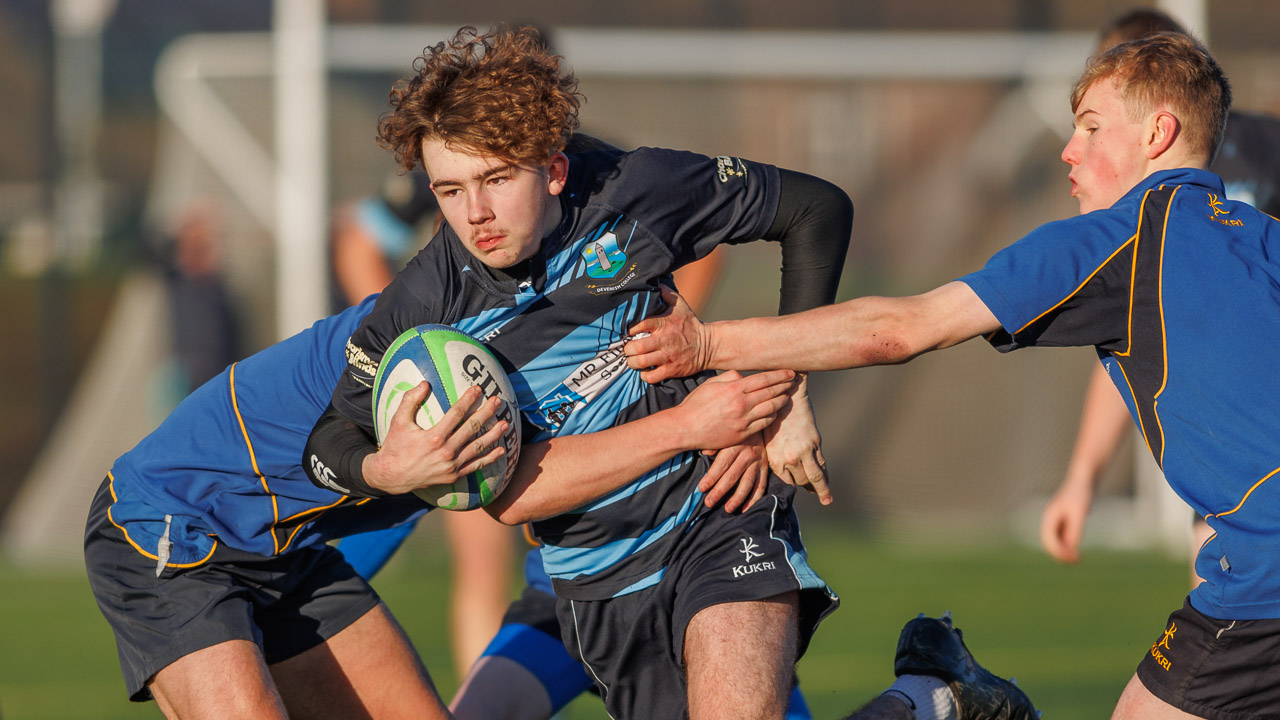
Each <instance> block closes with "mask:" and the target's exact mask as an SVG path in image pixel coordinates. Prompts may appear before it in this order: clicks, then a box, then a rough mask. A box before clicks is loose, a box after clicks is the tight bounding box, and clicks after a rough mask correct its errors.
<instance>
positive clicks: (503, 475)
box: [373, 325, 520, 510]
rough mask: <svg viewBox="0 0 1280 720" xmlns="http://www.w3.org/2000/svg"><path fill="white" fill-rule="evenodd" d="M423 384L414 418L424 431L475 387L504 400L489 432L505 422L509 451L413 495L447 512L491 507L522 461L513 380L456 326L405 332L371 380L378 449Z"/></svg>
mask: <svg viewBox="0 0 1280 720" xmlns="http://www.w3.org/2000/svg"><path fill="white" fill-rule="evenodd" d="M423 380H426V381H427V382H429V383H431V392H430V394H428V395H427V399H426V401H425V402H423V403H422V406H421V407H420V408H419V409H418V413H417V415H416V417H415V419H416V421H417V423H418V425H419V426H421V427H424V428H430V427H433V426H434V425H435V424H436V423H438V422H440V419H441V418H442V417H444V414H445V413H446V412H448V411H449V408H450V407H453V404H454V403H456V402H457V401H458V398H459V397H461V396H462V394H463V393H464V392H466V391H467V388H469V387H471V386H472V385H479V386H480V387H481V388H483V389H484V394H485V397H486V398H488V397H493V396H494V395H497V396H498V397H500V398H502V407H501V408H499V410H498V412H497V414H496V415H495V417H494V419H493V420H491V421H489V423H488V424H487V425H486V426H485V429H486V430H487V429H489V428H490V427H493V423H495V422H498V421H499V420H506V421H507V432H506V433H505V434H504V435H503V437H502V444H503V447H505V448H506V452H505V453H504V454H503V456H502V457H500V458H498V460H497V461H495V462H493V463H490V464H489V465H487V466H485V467H483V468H481V469H480V470H477V471H475V472H473V473H471V474H470V475H468V476H467V477H464V478H462V479H460V480H458V481H456V482H454V483H452V484H449V485H437V486H434V487H429V488H422V489H419V490H414V494H415V495H417V496H418V497H420V498H422V499H423V500H425V501H427V502H428V503H431V504H432V505H434V506H436V507H438V508H442V509H444V510H471V509H474V508H478V507H481V506H484V505H487V504H489V502H490V501H492V500H493V499H494V498H495V497H497V496H498V493H500V492H502V489H503V488H505V487H506V486H507V482H508V481H509V480H511V476H512V474H513V473H514V472H515V468H516V462H517V461H518V460H519V458H520V419H519V414H518V410H517V405H516V394H515V391H514V390H513V389H512V387H511V380H510V379H508V378H507V373H506V371H505V370H503V369H502V365H501V364H500V363H499V362H498V360H497V358H495V357H494V356H493V353H491V352H489V349H488V348H487V347H485V346H484V344H483V343H481V342H480V341H479V340H476V339H475V338H473V337H471V336H470V335H468V334H466V333H464V332H462V331H460V330H458V329H456V328H452V327H449V326H448V325H419V326H418V327H415V328H412V329H409V330H406V331H405V332H404V333H402V334H401V335H400V337H398V338H396V340H395V342H393V343H391V347H389V348H387V352H386V354H385V355H383V356H382V362H381V363H379V365H378V373H377V375H375V376H374V379H373V427H374V432H375V433H376V435H377V439H378V445H379V446H381V445H382V440H383V438H385V437H386V435H387V431H388V429H389V428H390V427H391V418H393V417H395V414H396V410H397V409H398V408H399V407H400V401H401V400H402V399H403V398H404V394H405V393H406V392H408V391H409V390H412V389H413V388H414V387H416V386H417V385H418V383H420V382H422V381H423Z"/></svg>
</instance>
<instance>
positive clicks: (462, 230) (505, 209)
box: [422, 139, 569, 268]
mask: <svg viewBox="0 0 1280 720" xmlns="http://www.w3.org/2000/svg"><path fill="white" fill-rule="evenodd" d="M568 163H569V161H568V159H567V158H566V157H565V156H564V154H563V153H557V154H556V155H554V156H552V158H551V159H550V160H549V161H548V162H547V164H546V165H542V166H538V167H523V166H519V165H512V164H511V163H509V162H507V161H506V160H500V159H498V158H496V157H492V156H486V155H478V154H471V153H467V152H463V151H461V150H459V149H451V148H448V147H446V146H445V143H444V141H442V140H439V139H427V140H425V141H424V142H423V143H422V164H423V166H424V167H425V168H426V171H427V176H428V177H430V178H431V190H432V192H434V193H435V195H436V199H437V200H438V201H439V203H440V211H441V212H442V213H444V218H445V220H446V221H447V222H448V223H449V226H450V227H452V228H453V231H454V232H455V233H457V234H458V237H459V238H461V239H462V243H463V245H465V246H466V248H467V250H468V251H470V252H471V254H472V255H474V256H475V257H476V259H477V260H479V261H480V262H482V263H484V264H485V265H488V266H489V267H494V268H507V267H511V266H512V265H515V264H516V263H519V262H521V261H523V260H527V259H529V258H530V257H532V256H533V255H534V253H536V252H537V251H538V248H539V247H540V246H541V245H542V238H543V237H545V236H546V235H547V234H548V233H550V232H551V231H552V230H554V229H555V227H556V225H557V224H558V223H559V222H560V201H559V200H558V199H557V198H556V196H557V195H559V194H560V191H561V190H563V189H564V183H565V176H566V174H567V172H568Z"/></svg>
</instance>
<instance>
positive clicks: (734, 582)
mask: <svg viewBox="0 0 1280 720" xmlns="http://www.w3.org/2000/svg"><path fill="white" fill-rule="evenodd" d="M794 494H795V488H794V487H792V486H790V485H786V484H785V483H783V482H782V481H781V480H778V479H777V478H776V477H772V476H771V477H770V479H769V492H768V493H767V494H766V495H765V496H764V497H763V498H761V499H760V500H759V501H758V502H756V503H755V504H754V505H752V506H751V508H750V509H749V510H747V512H745V513H742V514H733V515H730V514H729V513H726V512H725V511H724V510H723V509H721V508H719V507H716V508H713V509H706V508H703V509H702V510H701V514H700V517H699V518H698V520H697V521H696V522H694V523H691V524H690V526H689V527H688V529H687V531H686V532H685V535H684V537H683V538H682V539H681V540H680V542H679V543H678V544H677V545H676V547H675V549H674V550H673V552H672V559H671V560H670V562H669V564H668V565H667V568H666V572H665V573H664V574H663V576H662V579H661V580H660V581H659V582H658V583H657V584H656V585H652V586H650V587H647V588H645V589H643V590H638V591H636V592H632V593H628V594H626V595H620V596H617V597H613V598H610V599H608V600H570V599H566V598H559V601H558V603H557V607H556V611H557V613H558V615H559V617H560V628H561V629H560V632H561V634H562V635H563V638H564V644H565V647H566V648H568V649H569V651H570V653H572V654H574V655H575V656H576V657H577V658H578V659H579V660H581V661H582V663H583V665H584V666H586V668H587V670H588V672H589V673H590V674H591V676H592V677H593V678H595V681H596V686H597V688H598V690H599V691H600V695H601V697H602V698H603V699H604V702H605V708H606V709H607V710H608V712H609V714H610V716H612V717H626V718H632V717H634V718H678V717H685V716H686V715H687V713H688V697H687V695H688V693H687V685H686V683H685V673H684V662H683V658H684V636H685V629H686V628H687V627H688V625H689V621H690V620H692V619H693V616H694V615H696V614H697V613H698V612H699V611H701V610H704V609H706V608H708V607H711V606H713V605H719V604H722V603H732V602H747V601H752V600H763V599H765V598H771V597H774V596H777V595H782V594H784V593H788V592H792V591H799V604H800V615H799V632H800V636H799V638H798V641H799V642H798V645H797V654H796V658H797V659H799V657H800V656H801V655H803V654H804V651H805V649H806V648H807V647H808V645H809V639H810V638H811V637H812V636H813V633H814V631H815V630H816V629H817V627H818V623H820V622H821V621H822V620H823V618H825V617H826V616H827V615H828V614H830V613H831V612H832V611H833V610H835V609H836V607H837V606H838V605H839V603H840V600H839V598H838V597H836V595H835V593H834V592H832V591H831V588H829V587H827V585H826V583H825V582H823V580H822V578H820V577H819V576H818V575H817V573H815V572H814V571H813V570H812V569H811V568H810V567H809V564H808V559H807V556H806V554H805V550H804V544H803V542H802V541H801V539H800V525H799V522H798V519H797V518H796V514H795V510H794V508H792V506H791V500H792V497H793V496H794Z"/></svg>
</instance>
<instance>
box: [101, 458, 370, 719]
mask: <svg viewBox="0 0 1280 720" xmlns="http://www.w3.org/2000/svg"><path fill="white" fill-rule="evenodd" d="M111 501H112V498H111V493H110V491H109V488H108V483H107V482H103V484H102V487H101V488H99V489H98V494H97V496H95V497H94V500H93V505H92V506H91V508H90V510H89V519H88V522H87V524H86V526H85V541H84V558H85V566H86V569H87V570H88V573H89V585H90V587H91V588H92V589H93V594H94V596H95V597H96V598H97V601H98V608H99V609H101V610H102V614H103V615H104V616H105V617H106V619H107V622H108V623H109V624H110V625H111V629H112V630H113V631H114V632H115V636H116V649H117V651H118V652H119V656H120V669H121V671H122V672H123V673H124V679H125V686H126V688H127V690H128V692H129V699H130V700H133V701H135V702H142V701H146V700H149V699H151V691H150V690H148V689H147V683H148V682H149V681H150V680H151V678H153V677H155V674H156V673H158V672H160V671H161V670H163V669H164V668H165V667H167V666H168V665H169V664H171V663H173V662H174V661H176V660H177V659H178V658H181V657H183V656H185V655H189V654H191V653H193V652H196V651H198V650H203V649H205V648H208V647H211V646H213V645H217V644H218V643H222V642H226V641H228V640H248V641H250V642H253V643H256V644H257V645H258V647H260V648H262V653H263V656H264V657H265V658H266V661H267V663H268V664H272V663H277V662H280V661H281V660H287V659H289V658H291V657H293V656H295V655H298V654H299V653H302V652H303V651H305V650H309V649H311V648H313V647H315V646H317V645H319V644H321V643H323V642H325V641H326V640H328V639H329V638H331V637H333V636H334V635H336V634H338V632H340V631H341V630H343V629H344V628H346V627H347V626H349V625H351V624H352V623H354V622H355V621H356V620H358V619H360V618H361V617H362V616H363V615H364V614H365V613H367V612H369V611H370V610H372V609H373V608H374V607H376V606H377V605H378V603H379V598H378V595H377V593H375V592H374V591H373V588H371V587H369V584H368V583H367V582H365V581H364V579H363V578H361V577H360V575H359V574H358V573H356V571H355V570H354V569H352V567H351V566H350V565H348V564H347V562H346V560H344V559H343V557H342V553H340V552H339V551H338V550H336V549H334V548H332V547H329V546H328V545H324V546H321V547H319V548H303V549H301V550H294V551H290V552H286V553H284V554H283V555H279V556H276V557H264V556H262V555H257V554H253V553H247V552H243V551H240V550H236V549H234V548H229V547H227V546H226V545H225V544H224V543H219V544H218V546H217V548H216V549H215V550H214V552H213V555H212V557H210V559H209V560H208V561H207V562H205V563H202V564H200V565H198V566H196V567H192V568H181V569H175V568H173V567H167V568H165V570H164V572H163V573H161V575H160V576H159V577H156V559H155V558H154V557H151V556H147V555H144V554H142V552H140V551H139V550H138V549H135V548H134V546H133V545H132V544H130V542H129V540H128V538H127V537H126V536H125V533H124V531H123V530H122V529H121V528H119V527H118V526H116V525H115V524H114V523H112V522H111V520H110V518H109V517H108V515H107V510H108V509H109V508H110V507H111Z"/></svg>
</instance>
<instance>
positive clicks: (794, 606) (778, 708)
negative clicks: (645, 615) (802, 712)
mask: <svg viewBox="0 0 1280 720" xmlns="http://www.w3.org/2000/svg"><path fill="white" fill-rule="evenodd" d="M799 614H800V611H799V601H798V596H797V594H796V593H795V592H789V593H784V594H782V595H778V596H776V597H772V598H768V599H766V600H756V601H750V602H735V603H725V604H722V605H713V606H711V607H709V608H706V609H704V610H702V611H701V612H699V613H698V614H697V615H694V616H693V619H692V620H691V621H690V622H689V627H688V628H687V629H686V630H685V641H684V664H685V672H686V674H687V677H688V685H689V717H690V719H691V720H712V719H713V718H726V719H729V718H733V719H735V720H751V719H752V718H761V719H764V718H773V719H775V720H776V718H780V717H782V715H783V713H784V712H785V711H786V708H787V695H788V693H790V692H791V682H792V676H793V674H794V672H795V664H796V653H797V639H798V637H799V630H798V623H799Z"/></svg>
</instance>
